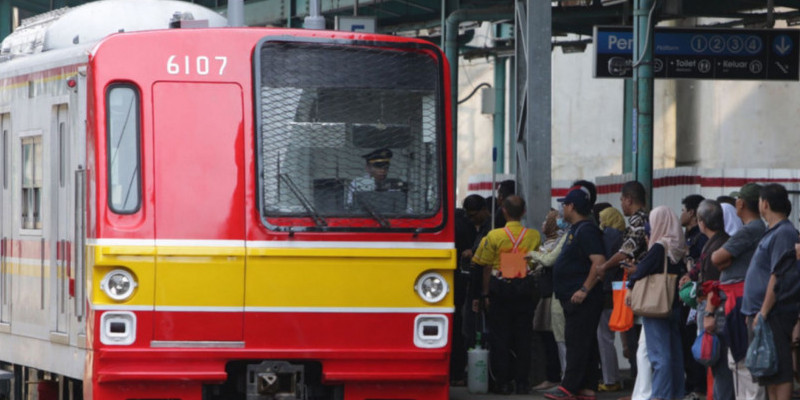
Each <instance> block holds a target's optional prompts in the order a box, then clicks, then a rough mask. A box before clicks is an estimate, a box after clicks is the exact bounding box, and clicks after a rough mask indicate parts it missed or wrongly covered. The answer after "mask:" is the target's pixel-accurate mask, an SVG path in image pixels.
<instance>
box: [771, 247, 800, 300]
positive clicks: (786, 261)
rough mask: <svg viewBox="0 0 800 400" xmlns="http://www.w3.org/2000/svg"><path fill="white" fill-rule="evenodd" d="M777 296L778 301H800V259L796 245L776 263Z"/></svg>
mask: <svg viewBox="0 0 800 400" xmlns="http://www.w3.org/2000/svg"><path fill="white" fill-rule="evenodd" d="M775 276H776V277H777V278H778V279H777V280H776V281H775V297H776V302H778V303H783V302H794V303H796V302H798V301H800V260H797V254H796V253H795V251H794V247H793V248H791V249H790V250H788V251H787V252H786V253H783V255H782V256H781V258H780V259H778V262H777V264H775Z"/></svg>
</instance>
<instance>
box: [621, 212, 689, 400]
mask: <svg viewBox="0 0 800 400" xmlns="http://www.w3.org/2000/svg"><path fill="white" fill-rule="evenodd" d="M685 255H686V240H685V239H684V236H683V230H682V229H681V224H680V222H679V221H678V217H677V215H675V213H674V212H673V211H672V209H670V208H669V207H666V206H660V207H656V208H655V209H653V211H651V212H650V240H649V241H648V249H647V254H646V255H645V256H644V258H643V259H642V260H641V261H640V262H639V264H638V265H636V267H634V268H631V269H632V270H633V271H629V273H630V278H629V279H630V282H629V283H628V285H629V287H631V288H632V287H633V285H634V284H635V283H636V281H638V280H639V279H642V278H644V277H646V276H649V275H654V274H661V273H663V272H664V257H667V272H668V273H670V274H679V273H680V270H681V265H682V263H683V258H684V256H685ZM676 283H677V282H676ZM675 290H676V295H675V296H674V302H673V306H672V314H670V316H669V317H666V318H649V317H643V318H642V321H643V327H644V331H645V337H646V342H647V353H648V356H649V358H650V362H651V364H652V366H653V389H652V394H651V398H652V399H653V400H667V399H680V398H683V395H684V376H683V352H682V350H681V334H680V331H679V328H678V327H679V325H680V308H679V307H678V296H677V285H676V287H675Z"/></svg>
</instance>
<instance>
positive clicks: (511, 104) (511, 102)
mask: <svg viewBox="0 0 800 400" xmlns="http://www.w3.org/2000/svg"><path fill="white" fill-rule="evenodd" d="M515 57H516V56H513V57H511V58H510V60H511V61H510V62H509V63H508V69H509V72H510V76H509V77H508V89H509V90H513V91H514V92H511V95H510V96H508V109H509V110H511V112H510V115H509V118H508V121H509V128H508V132H510V133H509V135H508V154H509V157H508V173H509V174H516V173H517V135H516V132H517V117H516V115H517V112H516V110H517V94H516V93H515V92H516V91H517V89H516V88H517V61H516V59H515Z"/></svg>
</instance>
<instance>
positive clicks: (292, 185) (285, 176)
mask: <svg viewBox="0 0 800 400" xmlns="http://www.w3.org/2000/svg"><path fill="white" fill-rule="evenodd" d="M278 176H279V177H280V178H281V179H283V181H284V182H286V185H287V186H289V190H290V191H291V192H292V194H294V197H296V198H297V200H300V204H302V205H303V207H304V208H305V209H306V211H308V214H309V215H310V216H311V219H312V220H313V221H314V224H315V225H317V228H321V227H323V226H327V225H328V222H327V221H325V218H322V217H321V216H320V215H319V213H318V212H317V209H316V208H315V207H314V205H313V204H311V202H310V201H308V199H307V198H306V196H303V193H302V192H301V191H300V189H299V188H298V187H297V185H296V184H295V183H294V181H293V180H292V178H291V177H290V176H289V175H288V174H280V175H278Z"/></svg>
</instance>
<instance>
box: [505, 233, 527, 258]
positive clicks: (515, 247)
mask: <svg viewBox="0 0 800 400" xmlns="http://www.w3.org/2000/svg"><path fill="white" fill-rule="evenodd" d="M504 229H505V231H506V235H508V238H509V239H511V243H512V244H513V245H514V246H513V247H511V252H512V253H516V252H517V247H519V244H520V243H522V238H523V237H525V232H527V231H528V228H525V227H523V228H522V232H520V233H519V237H517V238H516V239H515V238H514V235H513V234H512V233H511V231H510V230H509V229H508V228H504Z"/></svg>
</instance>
